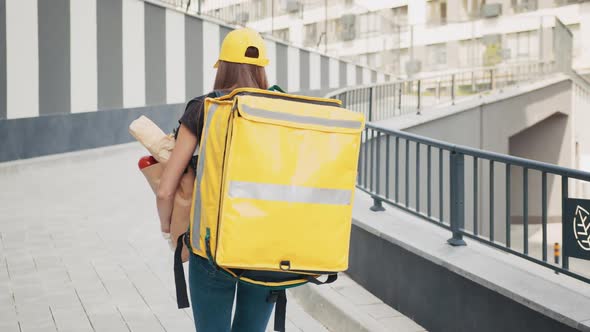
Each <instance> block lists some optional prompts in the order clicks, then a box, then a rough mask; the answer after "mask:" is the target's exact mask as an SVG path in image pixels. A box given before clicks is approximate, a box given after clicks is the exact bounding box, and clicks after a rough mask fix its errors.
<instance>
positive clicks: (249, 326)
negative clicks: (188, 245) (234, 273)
mask: <svg viewBox="0 0 590 332" xmlns="http://www.w3.org/2000/svg"><path fill="white" fill-rule="evenodd" d="M237 285H238V291H237V300H236V312H235V315H234V321H233V324H232V322H231V313H232V306H233V303H234V294H235V293H236V291H235V290H236V281H235V279H233V278H231V277H230V276H228V275H226V274H224V273H223V272H221V271H218V270H217V269H215V268H214V267H213V266H211V264H209V262H208V261H207V260H206V259H204V258H202V257H200V256H197V255H194V254H192V253H191V255H190V259H189V287H190V297H191V305H192V308H193V316H194V318H195V327H196V329H197V332H230V331H231V332H264V331H265V329H266V326H267V325H268V320H269V318H270V315H271V313H272V309H273V303H270V302H267V300H266V299H267V296H268V295H269V294H270V291H269V290H268V289H265V288H263V287H259V286H254V285H249V284H244V283H237Z"/></svg>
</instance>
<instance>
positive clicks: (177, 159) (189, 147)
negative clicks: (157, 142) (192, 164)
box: [156, 124, 197, 233]
mask: <svg viewBox="0 0 590 332" xmlns="http://www.w3.org/2000/svg"><path fill="white" fill-rule="evenodd" d="M196 146H197V137H196V136H195V135H194V134H193V133H192V132H191V131H190V130H189V129H188V128H187V127H185V126H184V125H183V124H181V125H180V129H179V131H178V137H177V138H176V145H175V146H174V150H172V154H171V155H170V160H168V162H167V163H166V167H165V168H164V172H163V174H162V178H161V179H160V185H159V186H158V193H157V202H156V204H157V206H158V214H159V216H160V226H161V229H162V232H164V233H170V218H171V216H172V207H173V206H174V195H175V194H176V189H177V188H178V183H179V182H180V178H181V177H182V175H183V173H184V170H185V168H186V165H188V163H189V161H190V159H191V158H192V156H193V152H194V151H195V148H196Z"/></svg>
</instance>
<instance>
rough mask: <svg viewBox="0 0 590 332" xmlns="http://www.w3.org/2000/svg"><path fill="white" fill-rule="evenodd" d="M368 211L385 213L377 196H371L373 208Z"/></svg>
mask: <svg viewBox="0 0 590 332" xmlns="http://www.w3.org/2000/svg"><path fill="white" fill-rule="evenodd" d="M369 209H370V210H371V211H373V212H380V211H385V208H384V207H383V202H382V201H381V199H380V198H379V197H377V196H373V206H371V207H370V208H369Z"/></svg>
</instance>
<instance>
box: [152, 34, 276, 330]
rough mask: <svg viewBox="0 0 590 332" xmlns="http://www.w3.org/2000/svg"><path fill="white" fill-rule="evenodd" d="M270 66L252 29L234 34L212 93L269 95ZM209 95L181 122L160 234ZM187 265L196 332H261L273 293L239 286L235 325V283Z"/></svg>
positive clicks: (204, 265)
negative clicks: (252, 91) (245, 91)
mask: <svg viewBox="0 0 590 332" xmlns="http://www.w3.org/2000/svg"><path fill="white" fill-rule="evenodd" d="M267 64H268V59H267V58H266V49H265V44H264V41H263V39H262V38H261V37H260V35H259V34H258V33H257V32H255V31H253V30H251V29H238V30H234V31H232V32H230V33H229V34H228V35H227V36H226V37H225V39H224V40H223V43H222V46H221V52H220V55H219V60H218V61H217V63H216V64H215V67H216V68H217V75H216V77H215V84H214V87H213V89H214V90H215V91H220V92H222V93H229V92H230V91H231V90H233V89H236V88H242V87H251V88H260V89H266V88H267V87H268V82H267V78H266V72H265V71H264V66H266V65H267ZM205 97H206V95H204V96H201V97H198V98H196V99H194V100H193V101H192V102H189V104H188V105H187V108H186V110H185V112H184V115H183V116H182V117H181V118H180V121H179V122H180V128H179V130H178V136H177V140H176V146H175V148H174V151H173V152H172V155H171V156H170V160H169V161H168V163H167V165H166V169H165V170H164V173H163V175H162V178H161V181H160V185H159V187H158V193H157V196H158V198H157V205H158V213H159V216H160V222H161V227H162V232H164V233H169V232H170V216H171V212H172V207H173V197H174V193H175V192H176V188H177V186H178V183H179V181H180V178H181V176H182V174H183V172H184V170H185V169H186V167H187V165H188V164H189V162H190V161H191V158H192V156H193V152H194V151H195V148H196V147H197V145H198V143H199V140H200V138H201V132H202V128H203V120H204V119H203V104H204V99H205ZM190 255H191V257H190V259H189V287H190V296H191V302H192V308H193V316H194V319H195V327H196V329H197V331H198V332H226V331H230V330H231V331H232V332H263V331H264V330H265V329H266V325H267V324H268V320H269V318H270V315H271V312H272V307H273V303H271V302H268V301H267V297H268V295H269V291H268V290H267V289H264V288H261V287H256V286H253V285H245V284H242V283H239V284H238V285H237V299H236V312H235V315H234V320H233V324H232V321H231V319H232V306H233V303H234V294H235V293H236V292H235V289H236V282H235V280H234V279H232V278H230V277H229V276H227V275H225V274H223V273H221V272H219V271H218V270H216V269H215V268H214V267H212V266H211V265H210V264H209V262H208V261H207V260H206V259H204V258H202V257H200V256H197V255H195V254H193V253H191V254H190Z"/></svg>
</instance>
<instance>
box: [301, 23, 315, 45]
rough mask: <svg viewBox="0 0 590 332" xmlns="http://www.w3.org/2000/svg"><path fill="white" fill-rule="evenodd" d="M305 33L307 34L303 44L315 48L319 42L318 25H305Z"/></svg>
mask: <svg viewBox="0 0 590 332" xmlns="http://www.w3.org/2000/svg"><path fill="white" fill-rule="evenodd" d="M303 32H304V34H305V39H304V41H303V44H304V45H305V46H306V47H315V46H316V43H317V42H318V23H311V24H306V25H304V26H303Z"/></svg>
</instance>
